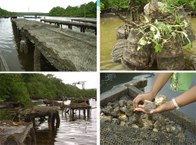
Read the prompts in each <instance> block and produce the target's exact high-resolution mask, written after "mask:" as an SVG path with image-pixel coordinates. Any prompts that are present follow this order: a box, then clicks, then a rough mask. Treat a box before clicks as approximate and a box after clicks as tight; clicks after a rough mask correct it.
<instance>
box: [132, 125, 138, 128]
mask: <svg viewBox="0 0 196 145" xmlns="http://www.w3.org/2000/svg"><path fill="white" fill-rule="evenodd" d="M131 127H133V128H139V126H138V125H136V124H132V125H131Z"/></svg>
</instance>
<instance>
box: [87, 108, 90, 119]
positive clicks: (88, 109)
mask: <svg viewBox="0 0 196 145" xmlns="http://www.w3.org/2000/svg"><path fill="white" fill-rule="evenodd" d="M87 117H88V118H90V108H87Z"/></svg>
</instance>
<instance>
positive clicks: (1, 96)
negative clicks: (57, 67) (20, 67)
mask: <svg viewBox="0 0 196 145" xmlns="http://www.w3.org/2000/svg"><path fill="white" fill-rule="evenodd" d="M62 96H66V97H81V96H83V97H87V98H90V97H95V96H96V90H95V89H89V90H81V89H79V88H77V87H75V86H72V85H69V84H64V83H63V82H62V80H61V79H58V78H56V77H54V76H53V75H46V76H45V75H43V74H0V103H1V102H4V101H16V102H23V103H29V102H30V99H58V98H62Z"/></svg>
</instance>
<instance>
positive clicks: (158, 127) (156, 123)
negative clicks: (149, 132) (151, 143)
mask: <svg viewBox="0 0 196 145" xmlns="http://www.w3.org/2000/svg"><path fill="white" fill-rule="evenodd" d="M153 126H154V128H156V129H161V123H160V122H159V121H158V120H157V121H155V123H154V124H153Z"/></svg>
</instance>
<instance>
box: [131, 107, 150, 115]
mask: <svg viewBox="0 0 196 145" xmlns="http://www.w3.org/2000/svg"><path fill="white" fill-rule="evenodd" d="M134 111H140V112H144V113H147V114H149V112H146V111H145V110H144V109H143V108H135V110H134Z"/></svg>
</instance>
